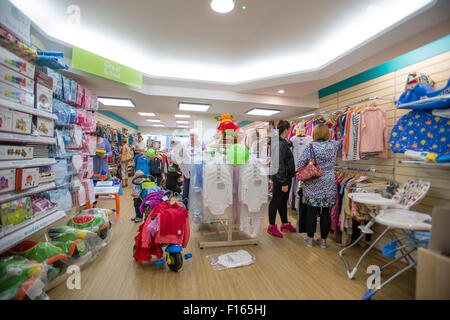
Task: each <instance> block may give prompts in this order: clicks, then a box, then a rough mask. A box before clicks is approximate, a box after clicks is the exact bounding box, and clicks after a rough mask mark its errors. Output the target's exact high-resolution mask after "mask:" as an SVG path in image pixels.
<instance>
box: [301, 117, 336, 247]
mask: <svg viewBox="0 0 450 320" xmlns="http://www.w3.org/2000/svg"><path fill="white" fill-rule="evenodd" d="M329 139H330V132H329V130H328V126H326V125H325V124H322V123H321V124H317V125H316V126H315V127H314V130H313V140H314V142H312V143H311V144H310V145H309V147H308V148H306V149H305V150H304V151H303V153H302V155H301V156H300V160H299V163H298V168H301V169H300V171H299V172H298V173H297V179H299V180H302V181H303V196H304V197H305V200H306V201H305V202H306V205H307V210H306V217H304V219H301V220H300V226H299V227H300V229H301V230H306V233H307V235H308V237H307V238H305V239H304V242H305V244H306V245H307V246H308V247H312V241H313V237H314V233H315V232H316V225H317V216H319V217H320V241H319V240H317V242H318V243H319V244H320V247H321V248H326V247H327V244H326V239H327V237H328V234H329V233H330V228H331V216H330V209H331V207H332V206H334V205H335V201H336V194H337V187H336V183H335V176H334V166H335V163H336V156H337V152H338V151H339V150H340V149H341V148H342V140H339V141H334V140H332V141H329Z"/></svg>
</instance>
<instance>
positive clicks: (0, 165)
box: [0, 158, 56, 170]
mask: <svg viewBox="0 0 450 320" xmlns="http://www.w3.org/2000/svg"><path fill="white" fill-rule="evenodd" d="M55 163H56V160H55V159H53V158H42V159H39V158H37V159H31V160H5V161H0V170H2V169H22V168H30V167H44V166H51V165H53V164H55Z"/></svg>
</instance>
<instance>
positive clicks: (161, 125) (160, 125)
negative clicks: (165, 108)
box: [153, 124, 164, 127]
mask: <svg viewBox="0 0 450 320" xmlns="http://www.w3.org/2000/svg"><path fill="white" fill-rule="evenodd" d="M153 127H164V125H163V124H154V125H153Z"/></svg>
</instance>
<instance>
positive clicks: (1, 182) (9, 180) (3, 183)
mask: <svg viewBox="0 0 450 320" xmlns="http://www.w3.org/2000/svg"><path fill="white" fill-rule="evenodd" d="M15 188H16V169H7V170H0V193H3V192H11V191H14V190H15Z"/></svg>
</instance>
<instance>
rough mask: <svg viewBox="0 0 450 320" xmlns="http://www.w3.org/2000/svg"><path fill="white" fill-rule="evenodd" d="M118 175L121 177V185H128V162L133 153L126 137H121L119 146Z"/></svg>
mask: <svg viewBox="0 0 450 320" xmlns="http://www.w3.org/2000/svg"><path fill="white" fill-rule="evenodd" d="M119 152H120V157H119V161H120V175H121V177H122V187H127V186H128V162H130V161H131V160H132V159H133V154H132V152H131V149H130V147H129V145H128V139H127V138H123V139H122V146H121V147H120V150H119Z"/></svg>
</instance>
